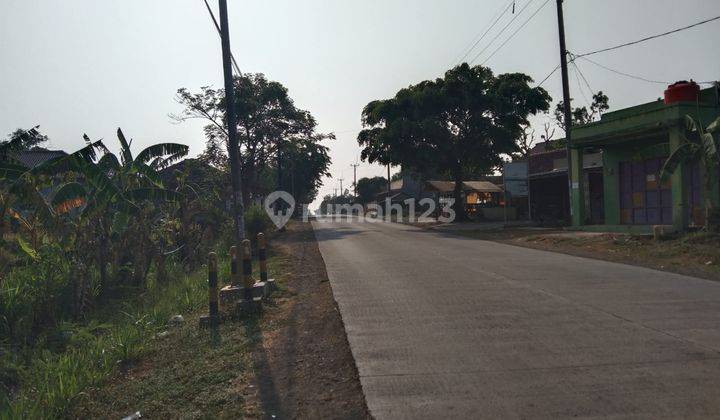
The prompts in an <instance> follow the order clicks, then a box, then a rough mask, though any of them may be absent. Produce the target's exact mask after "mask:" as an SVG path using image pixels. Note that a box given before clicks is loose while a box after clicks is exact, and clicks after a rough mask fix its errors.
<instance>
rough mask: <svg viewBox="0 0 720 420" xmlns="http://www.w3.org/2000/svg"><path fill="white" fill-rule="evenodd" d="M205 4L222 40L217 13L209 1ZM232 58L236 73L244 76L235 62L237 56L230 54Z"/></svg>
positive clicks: (205, 0)
mask: <svg viewBox="0 0 720 420" xmlns="http://www.w3.org/2000/svg"><path fill="white" fill-rule="evenodd" d="M203 1H204V2H205V7H207V11H208V13H210V18H211V19H212V21H213V23H214V24H215V29H217V32H218V35H219V36H220V38H222V31H221V30H220V25H219V24H218V21H217V19H215V13H213V11H212V9H211V8H210V4H209V3H208V2H207V0H203ZM230 58H231V59H232V63H233V67H234V68H235V71H236V72H237V75H238V76H242V72H241V71H240V67H239V66H238V65H237V61H235V56H234V55H233V53H232V52H230Z"/></svg>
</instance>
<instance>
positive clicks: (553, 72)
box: [536, 64, 560, 87]
mask: <svg viewBox="0 0 720 420" xmlns="http://www.w3.org/2000/svg"><path fill="white" fill-rule="evenodd" d="M559 68H560V64H558V65H557V66H556V67H555V68H554V69H553V71H551V72H550V73H549V74H548V75H547V76H545V78H544V79H542V82H540V83H538V84H537V86H536V87H540V86H542V85H543V83H545V82H547V80H548V79H549V78H550V77H551V76H552V75H553V74H555V72H556V71H558V69H559Z"/></svg>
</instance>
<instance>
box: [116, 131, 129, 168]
mask: <svg viewBox="0 0 720 420" xmlns="http://www.w3.org/2000/svg"><path fill="white" fill-rule="evenodd" d="M117 136H118V139H119V140H120V146H121V147H122V150H121V151H122V155H121V162H122V165H123V166H127V165H130V164H131V163H132V161H133V157H132V152H131V151H130V143H128V141H127V140H126V139H125V135H124V134H123V132H122V130H121V129H119V128H118V129H117Z"/></svg>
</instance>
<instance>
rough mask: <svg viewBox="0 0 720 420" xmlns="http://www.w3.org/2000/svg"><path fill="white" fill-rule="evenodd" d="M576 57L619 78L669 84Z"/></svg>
mask: <svg viewBox="0 0 720 420" xmlns="http://www.w3.org/2000/svg"><path fill="white" fill-rule="evenodd" d="M576 57H577V58H581V59H583V60H585V61H587V62H589V63H591V64H594V65H596V66H598V67H600V68H603V69H605V70H607V71H609V72H612V73H615V74H619V75H621V76H625V77H629V78H631V79H635V80H641V81H643V82H648V83H656V84H659V85H669V84H670V82H667V81H662V80H652V79H646V78H644V77H642V76H637V75H634V74H630V73H625V72H623V71H620V70H616V69H613V68H610V67H608V66H606V65H603V64H600V63H598V62H597V61H593V60H591V59H589V58H587V57H582V56H576ZM700 83H707V82H700Z"/></svg>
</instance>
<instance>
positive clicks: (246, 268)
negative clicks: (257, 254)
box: [242, 239, 255, 299]
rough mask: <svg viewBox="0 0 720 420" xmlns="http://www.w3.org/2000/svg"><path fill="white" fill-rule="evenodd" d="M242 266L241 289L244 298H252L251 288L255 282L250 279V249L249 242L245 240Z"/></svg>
mask: <svg viewBox="0 0 720 420" xmlns="http://www.w3.org/2000/svg"><path fill="white" fill-rule="evenodd" d="M242 264H243V273H242V275H243V279H242V283H243V287H244V288H245V298H247V299H251V298H252V287H253V285H254V284H255V281H254V280H253V278H252V249H251V248H250V240H248V239H245V240H244V241H243V243H242Z"/></svg>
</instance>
